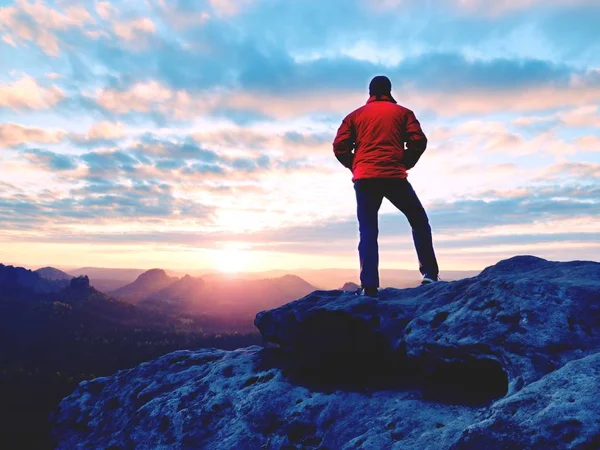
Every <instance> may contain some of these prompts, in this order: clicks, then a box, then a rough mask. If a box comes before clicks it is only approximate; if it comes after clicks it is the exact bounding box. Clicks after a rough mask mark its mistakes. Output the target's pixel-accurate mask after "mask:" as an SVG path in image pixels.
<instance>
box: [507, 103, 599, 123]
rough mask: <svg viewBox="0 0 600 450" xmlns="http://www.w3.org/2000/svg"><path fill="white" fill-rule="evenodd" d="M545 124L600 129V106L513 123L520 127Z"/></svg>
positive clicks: (583, 107)
mask: <svg viewBox="0 0 600 450" xmlns="http://www.w3.org/2000/svg"><path fill="white" fill-rule="evenodd" d="M544 122H556V123H558V124H560V125H561V126H568V127H593V128H600V114H598V106H596V105H586V106H581V107H577V108H575V109H571V110H568V111H561V112H558V113H555V114H552V115H548V116H525V117H518V118H516V119H514V120H513V121H512V123H513V124H514V125H518V126H531V125H535V124H539V123H544Z"/></svg>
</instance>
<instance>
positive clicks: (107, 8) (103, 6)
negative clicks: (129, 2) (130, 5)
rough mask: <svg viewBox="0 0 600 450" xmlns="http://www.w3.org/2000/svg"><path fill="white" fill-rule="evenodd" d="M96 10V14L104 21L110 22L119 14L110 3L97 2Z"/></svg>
mask: <svg viewBox="0 0 600 450" xmlns="http://www.w3.org/2000/svg"><path fill="white" fill-rule="evenodd" d="M94 9H95V10H96V14H98V15H99V16H100V17H101V18H102V19H104V20H109V19H110V18H112V17H114V16H115V15H116V14H117V9H116V8H115V6H114V5H113V4H111V2H108V1H96V2H95V3H94Z"/></svg>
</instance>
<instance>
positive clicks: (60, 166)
mask: <svg viewBox="0 0 600 450" xmlns="http://www.w3.org/2000/svg"><path fill="white" fill-rule="evenodd" d="M24 156H25V157H26V158H27V159H28V160H29V161H31V162H33V163H35V164H40V165H43V166H46V167H47V168H48V169H50V170H53V171H63V170H73V169H76V168H77V163H76V162H75V160H74V158H72V157H70V156H67V155H63V154H60V153H55V152H51V151H48V150H39V149H28V150H25V151H24Z"/></svg>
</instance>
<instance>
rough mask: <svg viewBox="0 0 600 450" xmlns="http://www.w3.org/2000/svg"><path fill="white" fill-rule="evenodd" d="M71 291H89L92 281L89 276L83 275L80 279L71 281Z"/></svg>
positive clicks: (76, 278)
mask: <svg viewBox="0 0 600 450" xmlns="http://www.w3.org/2000/svg"><path fill="white" fill-rule="evenodd" d="M69 287H70V288H71V289H89V287H90V279H89V278H88V276H87V275H81V276H79V277H75V278H73V279H71V283H70V284H69Z"/></svg>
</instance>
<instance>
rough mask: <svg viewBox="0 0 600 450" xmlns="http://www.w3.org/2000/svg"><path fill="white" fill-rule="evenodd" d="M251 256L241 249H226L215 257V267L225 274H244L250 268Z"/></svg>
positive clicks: (218, 252) (219, 251)
mask: <svg viewBox="0 0 600 450" xmlns="http://www.w3.org/2000/svg"><path fill="white" fill-rule="evenodd" d="M248 263H249V254H248V252H247V251H244V250H241V249H239V248H233V247H229V248H224V249H222V250H218V251H217V253H216V255H215V266H216V268H217V269H218V270H219V271H221V272H223V273H238V272H243V271H244V270H246V268H247V267H248Z"/></svg>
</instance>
